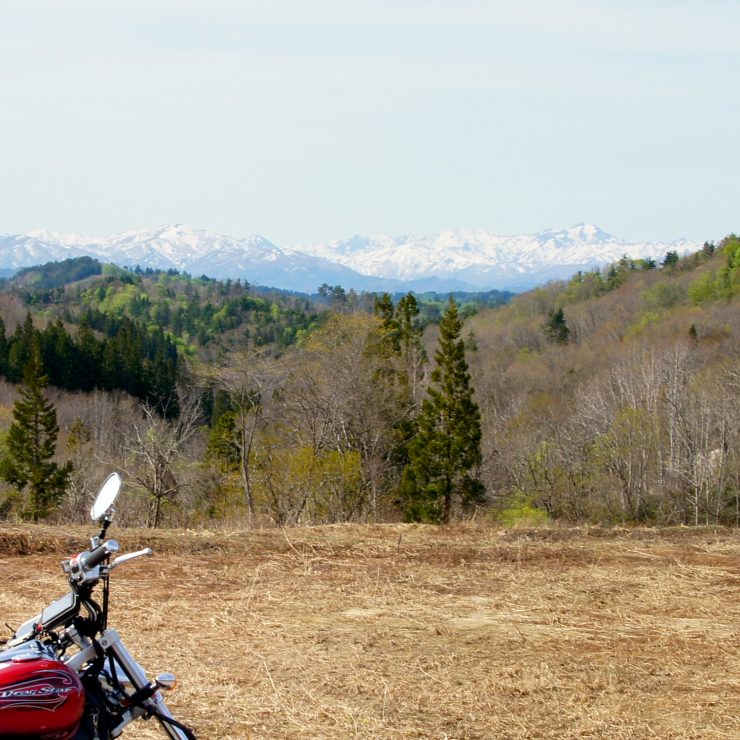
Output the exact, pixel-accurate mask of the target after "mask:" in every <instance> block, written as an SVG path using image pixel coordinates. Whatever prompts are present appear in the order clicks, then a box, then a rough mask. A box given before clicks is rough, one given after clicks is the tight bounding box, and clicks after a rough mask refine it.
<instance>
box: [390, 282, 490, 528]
mask: <svg viewBox="0 0 740 740" xmlns="http://www.w3.org/2000/svg"><path fill="white" fill-rule="evenodd" d="M461 330H462V320H461V319H460V316H459V314H458V310H457V304H456V303H455V300H454V298H453V297H452V296H450V299H449V303H448V305H447V309H446V311H445V312H444V314H443V315H442V320H441V322H440V337H439V346H438V348H437V351H436V352H435V355H434V360H435V363H436V365H435V368H434V370H433V371H432V376H431V381H432V382H431V385H430V386H429V388H428V390H427V397H426V398H425V399H424V401H423V403H422V408H421V413H420V415H419V419H418V432H417V434H416V436H415V437H414V439H413V440H412V441H411V443H410V444H409V449H408V452H409V464H408V465H407V466H406V469H405V470H404V475H403V480H402V482H401V500H402V503H403V506H404V514H405V517H406V518H407V519H408V520H410V521H419V520H427V521H435V522H442V523H445V524H446V523H448V522H449V521H450V516H451V514H452V506H453V502H455V501H459V503H460V504H461V505H462V506H463V507H464V506H466V505H469V504H471V503H474V502H476V501H480V500H481V499H482V498H483V492H484V489H483V484H482V483H481V482H480V480H479V479H478V478H477V476H476V472H477V469H478V468H479V467H480V464H481V448H480V442H481V424H480V410H479V408H478V405H477V404H476V403H475V401H474V400H473V387H472V385H471V378H470V373H469V372H468V364H467V362H466V360H465V342H464V340H463V339H462V338H461V337H460V332H461Z"/></svg>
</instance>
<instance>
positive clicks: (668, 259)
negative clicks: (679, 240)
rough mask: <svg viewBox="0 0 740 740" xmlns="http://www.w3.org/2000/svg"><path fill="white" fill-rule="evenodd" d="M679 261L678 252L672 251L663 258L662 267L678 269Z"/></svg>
mask: <svg viewBox="0 0 740 740" xmlns="http://www.w3.org/2000/svg"><path fill="white" fill-rule="evenodd" d="M678 260H679V257H678V252H676V251H675V250H674V249H672V250H670V251H668V252H666V253H665V257H663V262H662V265H663V267H668V268H671V267H676V265H677V264H678Z"/></svg>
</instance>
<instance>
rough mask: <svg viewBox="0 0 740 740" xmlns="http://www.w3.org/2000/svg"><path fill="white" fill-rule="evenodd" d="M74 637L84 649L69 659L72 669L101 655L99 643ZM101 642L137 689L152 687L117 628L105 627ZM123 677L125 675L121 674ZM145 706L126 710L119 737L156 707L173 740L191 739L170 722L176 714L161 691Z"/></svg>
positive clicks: (76, 642)
mask: <svg viewBox="0 0 740 740" xmlns="http://www.w3.org/2000/svg"><path fill="white" fill-rule="evenodd" d="M70 637H71V639H72V640H73V642H74V643H75V644H76V645H77V646H78V647H79V648H80V651H79V652H78V653H75V654H74V655H72V656H71V657H70V658H69V659H68V660H66V661H65V663H66V664H67V665H68V666H69V667H70V668H71V669H72V670H74V671H75V672H77V671H79V669H80V668H81V667H82V666H84V665H85V664H86V663H89V662H90V661H92V660H94V659H95V658H96V657H97V649H96V647H95V645H93V644H92V643H91V642H90V641H89V640H87V639H86V638H83V637H81V636H80V635H79V634H74V635H70ZM98 644H99V645H100V647H102V648H103V650H104V651H105V653H106V654H107V655H112V656H113V658H114V660H115V664H116V670H117V671H118V670H119V669H120V670H121V672H122V673H123V674H124V676H125V677H126V678H127V679H128V680H129V681H130V682H131V686H132V688H133V690H134V691H141V690H145V689H147V688H148V687H150V686H151V683H150V681H149V679H148V678H147V676H146V673H144V669H143V668H142V667H141V666H140V665H139V664H138V663H137V662H136V660H135V658H134V656H133V655H131V653H130V652H129V651H128V648H127V647H126V646H125V645H124V644H123V640H121V636H120V635H119V634H118V632H116V630H113V629H107V630H105V632H103V634H102V635H101V637H100V639H99V640H98ZM119 678H121V677H120V676H119ZM144 705H145V707H146V708H144V707H130V708H128V709H126V710H125V711H124V712H122V714H121V717H122V722H121V723H120V724H119V725H118V726H117V727H116V729H115V730H114V732H113V736H114V737H118V736H119V735H120V734H121V732H122V731H123V729H124V728H125V727H126V726H127V725H129V724H131V722H133V721H134V720H136V719H139V718H140V717H143V716H145V715H146V714H147V713H148V712H147V710H153V711H154V712H155V715H154V716H155V717H156V719H157V720H158V722H159V723H160V725H161V726H162V729H163V730H164V731H165V732H166V733H167V735H168V736H169V737H170V738H172V739H173V740H188V736H187V735H186V734H185V733H184V732H183V731H182V730H180V729H179V728H178V727H174V726H173V725H170V724H169V723H168V722H167V721H166V720H167V719H168V718H169V719H174V717H173V716H172V714H170V711H169V709H167V706H166V704H165V703H164V700H163V698H162V694H161V692H160V691H155V693H154V694H153V695H152V696H151V697H150V698H149V699H146V700H145V702H144Z"/></svg>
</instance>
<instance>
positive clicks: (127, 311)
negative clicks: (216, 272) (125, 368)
mask: <svg viewBox="0 0 740 740" xmlns="http://www.w3.org/2000/svg"><path fill="white" fill-rule="evenodd" d="M87 260H88V258H76V259H72V260H65V261H64V262H61V263H50V264H49V265H44V266H42V267H37V268H29V269H28V270H26V271H25V272H24V274H23V275H22V276H20V278H18V279H14V280H13V281H12V282H11V290H12V291H14V292H15V294H16V295H18V296H19V298H20V299H21V300H22V302H23V303H24V304H25V305H26V306H28V307H29V308H33V309H36V310H43V311H44V312H46V313H52V314H54V315H56V316H58V317H59V318H61V319H62V320H63V321H65V322H66V323H79V322H80V321H81V320H82V319H83V318H84V319H85V320H86V321H87V323H88V324H89V325H90V326H92V327H93V328H95V329H96V330H99V331H102V332H104V333H106V334H107V333H108V329H107V328H106V325H107V323H108V322H110V321H118V320H120V319H122V318H124V317H127V318H129V319H130V320H132V321H134V322H136V323H137V324H138V325H142V326H144V327H146V329H147V330H148V331H153V330H157V329H161V330H162V331H164V332H166V333H168V334H170V335H172V337H174V338H176V339H177V340H178V344H179V345H180V346H181V347H182V348H183V349H188V350H190V351H194V350H195V349H196V348H203V347H207V346H209V345H210V344H212V343H216V344H220V345H226V346H230V345H235V346H241V345H245V344H253V345H256V346H268V345H275V346H278V347H287V346H290V345H291V344H293V343H294V342H295V341H296V340H297V338H299V337H300V336H301V334H302V333H304V332H305V331H307V330H308V329H309V328H310V327H311V326H313V325H315V324H316V323H317V322H318V321H319V320H320V317H319V314H318V313H317V311H316V310H315V309H314V308H313V307H312V305H311V303H310V301H309V300H308V299H307V297H305V296H303V297H300V296H291V295H285V294H281V293H279V292H274V293H272V292H269V291H265V292H264V293H263V294H260V295H257V294H254V292H253V289H252V288H251V287H250V285H249V283H247V282H246V281H241V280H239V279H237V280H233V281H232V280H225V281H218V280H213V279H211V278H207V277H205V276H203V277H200V278H192V277H191V276H189V275H185V274H181V273H179V272H178V271H177V270H153V269H151V268H148V269H146V270H141V269H139V268H136V269H134V270H125V269H121V268H117V267H114V266H112V265H104V266H102V267H101V266H100V264H99V263H97V268H98V269H97V270H96V271H93V272H91V271H89V270H88V267H89V266H88V264H87ZM92 262H96V261H94V260H93V261H92ZM80 263H82V264H80ZM90 270H92V267H90ZM80 278H88V279H86V280H82V281H81V282H75V281H76V280H79V279H80Z"/></svg>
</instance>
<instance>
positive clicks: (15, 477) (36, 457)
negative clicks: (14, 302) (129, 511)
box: [1, 339, 72, 520]
mask: <svg viewBox="0 0 740 740" xmlns="http://www.w3.org/2000/svg"><path fill="white" fill-rule="evenodd" d="M46 387H47V379H46V376H44V375H43V374H42V365H41V349H40V347H39V342H38V339H37V340H36V341H35V342H34V345H33V350H32V355H31V361H30V362H29V363H28V365H27V366H26V368H25V371H24V373H23V382H22V384H21V386H20V388H19V389H18V391H19V398H18V399H17V400H16V402H15V404H14V406H13V421H12V423H11V425H10V429H9V430H8V436H7V446H8V452H9V453H10V454H9V456H8V457H7V458H6V459H5V461H4V463H3V465H2V470H1V472H2V476H3V478H5V480H6V481H8V483H10V484H12V485H14V486H15V487H16V488H17V489H18V491H20V492H23V491H24V490H27V491H28V498H29V500H28V507H27V514H28V515H29V516H30V517H31V518H32V519H34V520H38V519H40V518H43V517H45V516H47V515H48V514H49V513H50V511H51V509H52V508H53V506H54V505H56V504H58V503H59V502H60V500H61V499H62V496H63V495H64V491H65V490H66V487H67V484H68V483H69V476H70V474H71V472H72V465H71V463H66V464H65V465H63V466H61V467H59V466H58V465H57V463H56V462H54V461H53V458H54V453H55V451H56V442H57V434H58V433H59V426H58V425H57V412H56V409H55V408H54V406H53V404H52V403H51V402H49V401H48V400H47V399H46V398H45V396H44V390H45V388H46Z"/></svg>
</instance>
